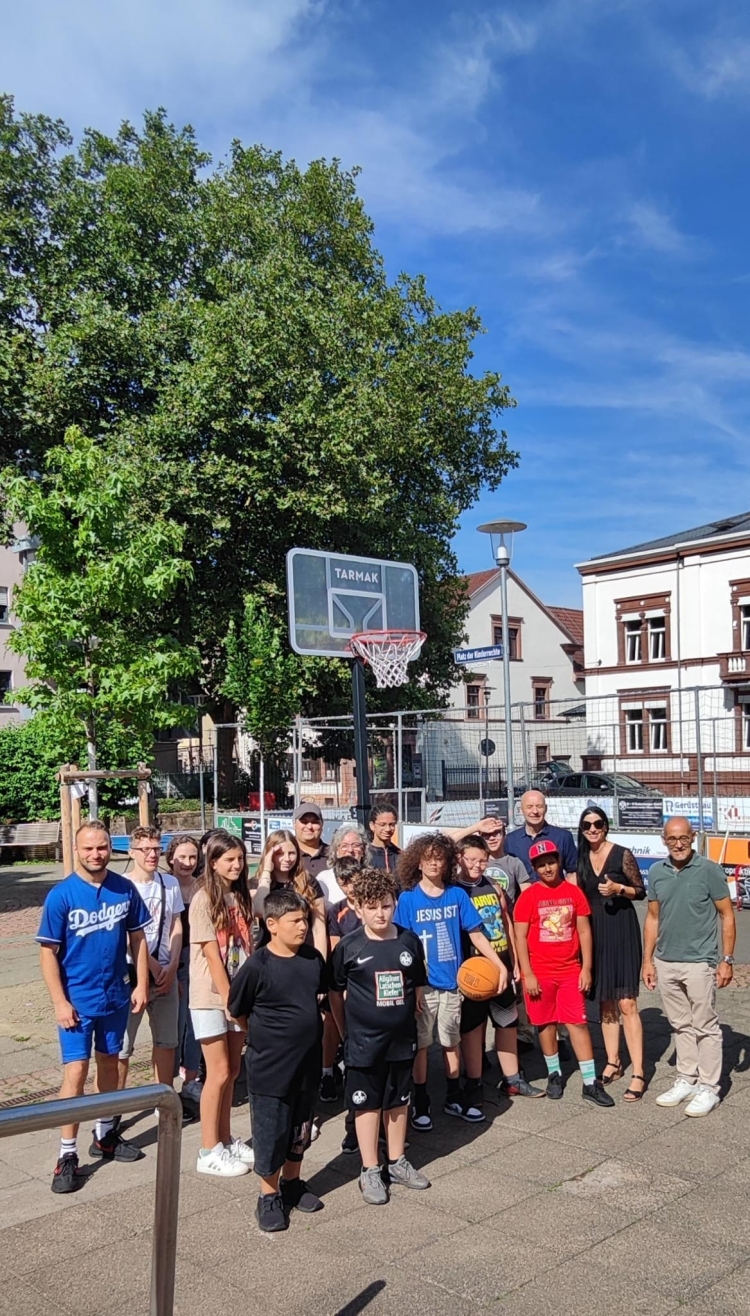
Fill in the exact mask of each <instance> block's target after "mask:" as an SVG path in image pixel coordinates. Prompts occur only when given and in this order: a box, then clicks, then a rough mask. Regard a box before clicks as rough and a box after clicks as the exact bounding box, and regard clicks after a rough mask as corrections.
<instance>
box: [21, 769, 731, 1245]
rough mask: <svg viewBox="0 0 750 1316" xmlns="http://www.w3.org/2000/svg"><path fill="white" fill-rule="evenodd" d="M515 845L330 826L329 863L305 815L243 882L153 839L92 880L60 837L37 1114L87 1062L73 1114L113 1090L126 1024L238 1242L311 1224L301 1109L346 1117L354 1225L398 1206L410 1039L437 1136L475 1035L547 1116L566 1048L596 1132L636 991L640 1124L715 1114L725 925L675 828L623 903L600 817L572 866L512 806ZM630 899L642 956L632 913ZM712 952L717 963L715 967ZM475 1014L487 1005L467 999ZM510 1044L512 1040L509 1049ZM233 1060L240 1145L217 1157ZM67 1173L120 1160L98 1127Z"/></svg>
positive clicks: (407, 1171)
mask: <svg viewBox="0 0 750 1316" xmlns="http://www.w3.org/2000/svg"><path fill="white" fill-rule="evenodd" d="M521 810H522V814H523V820H524V821H523V825H522V826H521V827H519V828H517V829H515V830H514V831H511V832H510V833H508V834H507V835H506V827H505V824H504V823H503V821H502V820H501V819H498V818H485V819H482V820H481V821H478V822H477V823H476V824H474V825H472V826H470V827H467V828H463V829H453V830H444V831H438V832H427V833H423V834H421V835H418V836H417V837H416V838H415V839H414V840H412V841H411V843H410V844H409V845H408V846H406V848H405V849H404V850H403V851H400V850H399V849H398V847H397V846H396V845H395V843H394V839H393V838H394V834H395V830H396V826H397V818H396V815H395V813H394V811H393V809H392V808H390V806H379V807H377V808H376V809H374V810H373V813H372V816H371V818H370V832H369V835H368V834H367V833H366V832H365V830H364V828H362V827H361V826H360V825H359V824H358V823H356V822H350V823H344V824H343V825H342V826H340V827H339V829H338V831H337V832H336V833H335V834H334V836H333V838H332V840H331V842H330V844H329V845H328V846H326V845H325V844H324V843H323V841H322V831H323V818H322V814H321V811H320V809H319V808H318V806H317V805H315V804H313V803H308V802H303V803H302V804H301V805H300V806H298V808H297V809H296V810H295V812H294V816H293V825H292V828H290V829H289V830H281V831H276V832H273V833H272V834H271V835H269V837H268V839H267V841H266V844H265V847H264V849H263V852H262V854H261V856H260V860H259V863H258V867H257V872H256V875H255V880H254V881H253V882H252V883H251V881H250V878H249V874H248V861H247V855H246V851H245V847H244V844H243V842H242V840H241V839H240V838H238V837H236V836H233V835H231V834H230V833H228V832H226V831H223V830H214V831H212V832H210V833H207V834H206V836H205V837H204V838H202V841H201V842H197V841H196V840H195V839H194V838H192V837H190V836H180V837H174V838H173V839H172V840H171V841H170V844H169V846H168V848H167V852H166V865H165V871H162V870H161V868H160V858H161V841H160V837H159V833H158V829H156V828H154V827H139V828H137V829H136V830H135V832H134V833H133V834H132V837H131V841H130V855H131V860H132V868H131V869H130V870H129V873H128V876H127V877H122V876H120V875H119V874H117V873H115V872H113V871H112V870H111V869H110V868H109V867H108V861H109V857H110V841H109V835H108V833H107V830H106V828H105V827H104V826H103V824H102V823H100V822H89V823H85V824H83V826H82V827H81V828H80V830H79V832H78V834H77V836H76V854H77V868H76V872H75V873H73V874H72V875H71V876H70V877H68V878H66V879H65V880H64V881H63V882H61V883H60V884H59V885H58V886H57V887H55V888H54V889H53V890H52V891H51V892H50V894H49V895H48V897H47V900H46V901H45V906H44V910H43V913H42V920H41V925H40V929H39V933H38V941H39V942H40V947H41V963H42V973H43V976H44V980H45V982H46V984H47V987H48V989H49V992H50V996H51V999H52V1002H53V1005H54V1008H55V1013H56V1017H57V1023H58V1027H59V1035H60V1046H61V1053H62V1060H63V1066H64V1074H63V1085H62V1089H61V1096H73V1095H77V1094H79V1093H81V1092H83V1089H84V1083H85V1081H86V1077H87V1073H88V1066H89V1062H90V1058H91V1050H92V1045H93V1048H94V1052H95V1058H96V1067H97V1086H98V1088H99V1091H101V1092H107V1091H113V1090H115V1088H117V1087H118V1086H120V1087H122V1086H124V1084H125V1082H126V1080H127V1073H128V1062H129V1059H130V1056H131V1055H132V1052H133V1047H134V1043H135V1039H136V1036H137V1032H138V1028H139V1025H140V1021H141V1019H142V1017H143V1014H144V1013H145V1012H148V1014H149V1017H150V1025H151V1033H152V1042H153V1065H154V1071H155V1074H156V1077H157V1079H158V1080H159V1081H161V1082H165V1083H171V1082H173V1080H174V1078H175V1076H176V1075H177V1074H178V1073H179V1074H181V1075H182V1077H183V1084H182V1095H183V1104H184V1105H185V1107H186V1109H189V1107H190V1105H191V1104H192V1105H193V1106H194V1108H195V1109H196V1110H198V1109H199V1116H200V1124H201V1147H200V1149H199V1152H198V1157H197V1170H198V1172H199V1173H201V1174H208V1175H218V1176H222V1177H239V1176H241V1175H245V1174H247V1173H248V1172H249V1171H250V1170H251V1168H254V1170H255V1174H256V1176H257V1178H258V1181H259V1196H258V1202H257V1206H256V1217H257V1220H258V1223H259V1226H260V1228H261V1229H262V1230H263V1231H265V1232H276V1231H277V1230H281V1229H285V1228H287V1226H288V1223H289V1216H290V1213H291V1211H292V1210H294V1209H296V1210H299V1211H302V1212H313V1211H318V1210H320V1209H321V1207H322V1206H323V1202H322V1201H321V1200H320V1198H319V1197H318V1196H317V1195H316V1194H315V1193H314V1192H313V1190H312V1189H311V1188H310V1186H309V1185H307V1184H306V1183H305V1181H304V1180H303V1179H302V1177H301V1167H302V1161H303V1156H304V1153H305V1151H306V1149H307V1148H308V1147H309V1145H310V1143H311V1141H312V1140H313V1138H314V1136H315V1134H316V1131H317V1125H316V1119H315V1117H316V1109H317V1106H318V1102H319V1101H322V1102H330V1101H335V1100H338V1099H339V1095H340V1083H341V1069H340V1067H339V1064H338V1063H337V1060H338V1059H339V1057H342V1060H343V1069H344V1073H345V1083H344V1093H343V1096H344V1100H345V1105H346V1109H347V1115H346V1129H345V1137H344V1141H343V1143H342V1151H344V1152H350V1153H353V1152H356V1151H359V1154H360V1156H361V1161H362V1169H361V1173H360V1178H359V1187H360V1191H361V1193H362V1196H363V1199H364V1200H365V1201H366V1202H367V1203H368V1204H371V1205H384V1204H386V1203H387V1202H388V1200H389V1197H390V1192H391V1188H392V1186H393V1185H398V1186H401V1187H404V1188H410V1189H416V1190H424V1189H427V1188H429V1186H430V1184H429V1180H428V1178H427V1177H426V1176H425V1175H424V1174H423V1173H422V1172H421V1171H420V1170H419V1169H417V1168H416V1167H415V1166H413V1165H412V1164H411V1162H410V1161H409V1160H408V1159H407V1157H406V1146H407V1143H406V1138H407V1131H408V1127H409V1125H410V1126H411V1128H412V1130H414V1131H415V1132H418V1133H421V1134H428V1133H429V1132H430V1130H431V1129H432V1127H433V1121H432V1109H431V1103H430V1098H429V1096H428V1091H427V1070H428V1052H429V1048H430V1046H431V1045H432V1043H433V1041H434V1039H435V1036H437V1041H438V1044H439V1046H440V1049H441V1052H442V1058H443V1067H444V1071H445V1084H446V1087H445V1099H444V1105H443V1110H444V1112H445V1114H446V1115H448V1116H450V1117H452V1118H456V1119H461V1120H464V1121H466V1122H468V1123H476V1124H480V1123H482V1122H483V1121H484V1120H485V1118H486V1117H485V1114H484V1110H483V1070H484V1067H485V1065H486V1055H485V1046H486V1036H487V1025H488V1023H491V1024H492V1027H493V1030H494V1035H493V1040H494V1047H495V1050H496V1053H497V1059H498V1063H499V1066H500V1071H501V1081H500V1084H499V1089H500V1091H501V1093H503V1094H504V1095H505V1096H506V1097H508V1098H511V1099H514V1098H520V1097H525V1098H529V1099H539V1098H543V1097H545V1096H546V1097H547V1098H549V1099H552V1100H558V1099H560V1098H561V1097H562V1095H563V1090H564V1081H563V1072H562V1065H561V1055H562V1056H563V1058H564V1054H563V1049H564V1048H565V1046H566V1045H567V1042H566V1035H567V1039H568V1040H569V1042H570V1045H571V1047H572V1049H573V1052H574V1053H575V1057H576V1060H577V1062H578V1066H579V1070H580V1074H581V1079H582V1089H581V1091H582V1097H583V1099H584V1100H585V1101H587V1102H589V1103H590V1104H592V1105H594V1106H596V1107H599V1108H606V1107H611V1106H613V1105H614V1104H615V1102H614V1098H613V1096H612V1095H611V1089H612V1088H613V1087H614V1085H615V1084H616V1083H617V1082H618V1081H619V1080H620V1079H621V1078H623V1076H624V1066H623V1061H622V1058H621V1050H620V1043H621V1037H620V1032H621V1028H622V1031H623V1032H624V1035H625V1042H626V1044H627V1048H628V1052H629V1057H630V1062H631V1065H632V1071H631V1074H630V1079H629V1083H628V1086H627V1089H626V1090H625V1092H624V1095H623V1100H624V1101H626V1102H631V1103H635V1102H638V1101H640V1100H642V1098H643V1096H644V1094H645V1092H646V1088H647V1078H646V1073H645V1065H644V1048H643V1030H642V1026H641V1020H640V1016H639V1012H638V1004H637V998H638V993H639V985H640V981H641V979H642V981H643V983H644V984H645V986H646V988H647V989H649V990H653V989H654V988H655V986H656V983H657V980H658V983H659V988H660V992H661V996H662V1003H663V1006H664V1009H665V1012H666V1014H667V1016H668V1018H669V1021H670V1023H671V1025H672V1028H673V1030H674V1035H675V1045H676V1052H677V1079H676V1082H675V1083H674V1084H673V1086H672V1087H671V1088H670V1089H669V1090H668V1091H667V1092H665V1093H662V1094H660V1095H659V1096H658V1097H657V1099H656V1100H657V1104H659V1105H667V1106H673V1105H677V1104H679V1103H681V1102H683V1101H686V1102H687V1103H688V1104H687V1105H686V1108H685V1109H686V1114H688V1115H691V1116H696V1115H704V1114H708V1113H709V1112H710V1111H711V1110H712V1109H713V1108H714V1107H715V1106H716V1105H717V1104H718V1101H719V1086H720V1078H721V1031H720V1028H719V1023H718V1018H717V1016H716V1006H715V992H716V988H717V987H723V986H724V985H726V983H727V982H729V981H730V980H731V976H732V965H733V959H732V952H733V949H734V933H735V925H734V911H733V907H732V903H731V900H730V898H729V892H728V888H727V884H726V878H725V876H724V873H723V870H722V869H721V868H720V867H719V866H718V865H716V864H712V863H710V862H709V861H708V860H706V859H704V858H703V857H702V856H700V855H698V854H697V853H696V852H695V849H694V835H693V832H692V828H691V826H690V824H689V822H688V821H687V820H686V819H683V818H673V819H670V820H669V822H668V823H667V824H666V826H665V828H664V840H665V843H666V847H667V850H668V856H669V857H668V858H667V859H666V860H664V861H663V862H660V863H658V864H656V865H654V867H653V868H652V869H651V872H650V874H649V887H648V893H647V892H646V890H645V887H644V882H643V879H642V877H641V874H640V871H639V868H638V864H637V862H636V860H635V859H634V857H633V855H632V854H631V853H630V851H629V850H627V849H625V848H623V847H621V846H619V845H616V844H614V843H613V842H611V841H610V840H609V839H608V835H607V833H608V820H607V817H606V815H605V814H604V813H603V811H602V810H601V809H599V808H597V807H594V806H589V807H587V808H586V809H584V811H583V813H582V815H581V819H580V824H579V829H578V844H577V845H576V844H575V842H574V840H573V837H572V835H571V833H570V832H568V831H566V830H564V829H561V828H555V827H553V826H551V825H550V824H549V823H547V821H546V801H545V798H544V796H543V795H542V794H541V793H540V792H538V791H529V792H527V793H526V794H525V795H524V796H523V798H522V800H521ZM646 895H647V896H648V910H647V916H646V921H645V931H644V944H643V946H642V945H641V932H640V924H639V921H638V918H637V915H636V910H635V902H636V901H639V900H642V899H644V898H645V897H646ZM719 928H720V929H721V945H720V943H719ZM472 956H481V957H483V958H484V960H486V961H487V962H488V963H489V965H491V966H492V971H493V972H494V976H495V981H496V984H497V990H496V991H495V994H494V995H493V996H492V998H491V999H490V1000H471V999H468V997H465V996H463V995H462V994H461V992H460V991H459V988H458V980H459V969H460V966H461V965H462V963H463V962H464V961H465V960H467V959H469V958H470V957H472ZM490 990H491V991H494V986H493V987H490ZM587 1001H588V1002H593V1003H595V1004H596V1005H598V1009H599V1018H600V1022H601V1028H602V1036H603V1039H604V1045H605V1049H606V1057H607V1063H606V1065H605V1066H604V1068H603V1070H602V1073H601V1075H600V1076H598V1075H597V1072H596V1066H595V1062H594V1053H593V1047H592V1041H591V1035H590V1031H589V1025H588V1017H587ZM532 1027H533V1028H535V1029H536V1032H537V1034H538V1041H539V1045H540V1048H541V1052H542V1055H543V1057H544V1062H545V1067H546V1071H547V1080H546V1086H545V1087H542V1086H540V1085H538V1084H536V1083H531V1082H529V1081H528V1080H527V1079H526V1077H525V1075H524V1072H523V1068H522V1066H521V1064H520V1062H519V1049H528V1048H529V1047H530V1046H532V1045H534V1042H533V1041H532V1040H531V1039H532V1038H533V1033H531V1032H530V1029H531V1028H532ZM524 1030H525V1031H524ZM243 1052H244V1055H245V1066H246V1075H247V1088H248V1093H249V1104H250V1114H251V1126H252V1145H250V1144H249V1143H248V1142H246V1141H244V1140H243V1139H240V1138H237V1137H236V1136H233V1133H232V1125H231V1112H232V1101H233V1093H234V1085H235V1080H236V1079H237V1077H238V1075H239V1073H240V1069H241V1065H242V1057H243ZM77 1133H78V1130H77V1128H76V1127H74V1126H69V1127H67V1128H64V1129H63V1130H62V1139H61V1146H60V1156H59V1159H58V1162H57V1165H56V1167H55V1172H54V1177H53V1183H52V1188H53V1191H55V1192H72V1191H75V1190H76V1189H77V1188H79V1187H80V1186H81V1184H82V1182H83V1171H82V1170H81V1168H80V1165H79V1160H78V1149H77ZM89 1154H90V1155H92V1156H95V1157H100V1158H104V1159H114V1160H124V1161H129V1160H135V1159H139V1158H140V1157H141V1156H142V1155H143V1152H142V1150H141V1149H140V1148H138V1147H137V1146H136V1145H135V1144H134V1143H132V1142H128V1141H127V1140H126V1139H125V1138H123V1136H122V1133H121V1131H120V1129H119V1128H118V1127H117V1125H116V1122H115V1121H113V1120H100V1121H98V1122H97V1124H96V1127H95V1129H94V1131H93V1136H92V1143H91V1147H90V1149H89Z"/></svg>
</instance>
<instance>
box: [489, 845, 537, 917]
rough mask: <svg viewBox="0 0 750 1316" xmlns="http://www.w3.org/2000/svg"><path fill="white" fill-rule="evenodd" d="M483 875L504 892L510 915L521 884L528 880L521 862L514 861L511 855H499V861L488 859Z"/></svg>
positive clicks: (519, 892)
mask: <svg viewBox="0 0 750 1316" xmlns="http://www.w3.org/2000/svg"><path fill="white" fill-rule="evenodd" d="M484 875H485V877H488V878H489V879H490V881H491V882H495V883H496V884H497V886H499V887H500V888H501V889H502V890H503V891H504V892H505V898H506V900H507V902H508V909H509V910H510V911H511V913H512V912H513V908H514V906H515V903H516V901H517V900H518V897H519V896H520V894H521V883H522V882H528V880H529V875H528V873H527V872H526V869H525V868H524V866H523V864H522V862H521V860H520V859H516V858H515V856H514V855H512V854H507V855H506V854H504V855H501V856H500V858H499V859H490V862H489V863H488V865H487V867H486V868H485V870H484Z"/></svg>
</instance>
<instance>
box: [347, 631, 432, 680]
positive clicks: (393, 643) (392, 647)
mask: <svg viewBox="0 0 750 1316" xmlns="http://www.w3.org/2000/svg"><path fill="white" fill-rule="evenodd" d="M426 639H427V636H426V635H425V633H424V631H361V632H360V633H359V634H358V635H353V636H352V638H351V640H350V641H349V648H350V649H351V651H352V653H356V654H359V656H360V657H361V658H364V660H365V662H367V663H369V664H370V666H371V668H372V670H373V672H374V673H375V683H376V685H377V686H378V689H380V690H384V689H386V687H388V686H394V685H404V684H405V683H406V681H408V679H409V673H408V670H407V669H408V667H409V663H411V662H413V661H414V659H415V658H416V657H417V656H418V654H419V651H420V649H421V648H422V645H423V644H424V642H425V640H426Z"/></svg>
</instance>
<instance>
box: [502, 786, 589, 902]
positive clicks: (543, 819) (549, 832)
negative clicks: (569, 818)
mask: <svg viewBox="0 0 750 1316" xmlns="http://www.w3.org/2000/svg"><path fill="white" fill-rule="evenodd" d="M521 813H522V814H523V827H517V828H516V829H515V831H513V832H509V833H508V835H507V836H506V838H505V853H506V855H512V856H513V857H514V858H515V859H520V860H521V863H522V864H523V866H524V868H525V869H526V872H527V873H528V875H529V881H530V882H537V881H538V880H539V879H538V876H537V874H536V873H535V872H534V868H533V865H532V864H531V861H530V860H529V850H530V849H531V847H532V845H535V844H536V842H537V841H552V842H553V844H554V845H555V847H556V849H557V852H558V854H559V855H560V861H561V863H562V870H563V873H564V874H565V876H566V877H572V878H575V875H576V869H577V867H578V851H577V850H576V846H575V841H574V840H573V837H572V836H571V834H570V832H569V831H567V830H566V829H565V828H564V827H553V826H552V824H551V823H548V822H547V801H546V799H545V797H544V795H543V794H542V792H541V791H526V792H525V793H524V794H523V795H522V796H521Z"/></svg>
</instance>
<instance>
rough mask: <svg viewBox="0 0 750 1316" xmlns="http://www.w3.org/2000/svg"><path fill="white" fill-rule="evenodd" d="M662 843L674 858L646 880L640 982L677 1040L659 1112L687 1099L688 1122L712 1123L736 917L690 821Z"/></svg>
mask: <svg viewBox="0 0 750 1316" xmlns="http://www.w3.org/2000/svg"><path fill="white" fill-rule="evenodd" d="M662 835H663V838H664V844H665V845H666V847H667V849H668V851H669V858H668V859H663V860H661V861H660V862H659V863H656V864H654V865H653V867H652V868H651V870H650V872H649V875H648V913H647V914H646V924H645V927H644V929H643V972H642V976H643V981H644V983H645V985H646V987H647V988H648V990H649V991H651V992H652V991H653V990H654V988H655V987H656V984H657V981H658V983H659V991H660V992H661V1001H662V1005H663V1007H664V1013H665V1014H666V1016H667V1019H668V1020H669V1022H670V1024H671V1026H672V1031H673V1033H674V1042H675V1050H676V1052H677V1080H676V1082H675V1083H674V1084H673V1085H672V1087H671V1088H669V1090H668V1091H667V1092H662V1093H661V1094H660V1096H658V1097H657V1098H656V1104H657V1106H679V1105H680V1103H681V1102H683V1101H688V1098H689V1101H688V1105H687V1106H686V1107H685V1114H686V1115H691V1116H695V1115H710V1113H711V1111H712V1110H714V1109H715V1108H716V1106H718V1104H719V1100H720V1097H719V1084H720V1081H721V1050H722V1042H721V1027H720V1024H719V1017H718V1015H717V1013H716V989H717V987H726V985H727V983H729V982H731V981H732V974H733V971H734V970H733V966H734V958H733V953H732V952H733V951H734V941H735V934H736V928H735V921H734V909H733V907H732V901H731V899H730V896H729V887H728V886H727V879H726V876H725V874H724V869H723V868H720V867H719V865H718V864H714V863H712V862H711V860H710V859H704V857H703V855H699V854H696V853H695V850H694V849H693V842H694V840H695V833H694V831H693V828H692V825H691V823H690V821H689V820H688V819H687V818H670V819H669V822H668V823H667V824H666V826H665V828H664V831H663V833H662ZM719 927H721V953H720V951H719Z"/></svg>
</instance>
